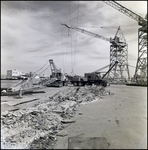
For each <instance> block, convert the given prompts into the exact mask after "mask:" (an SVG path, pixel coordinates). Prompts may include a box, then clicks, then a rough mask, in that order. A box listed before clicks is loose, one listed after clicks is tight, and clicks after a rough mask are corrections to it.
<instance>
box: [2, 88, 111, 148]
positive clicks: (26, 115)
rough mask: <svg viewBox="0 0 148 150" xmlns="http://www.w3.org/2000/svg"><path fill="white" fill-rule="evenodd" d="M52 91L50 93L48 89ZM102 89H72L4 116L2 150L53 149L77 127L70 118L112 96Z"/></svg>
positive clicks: (6, 112) (6, 113) (3, 114)
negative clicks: (68, 125) (80, 108)
mask: <svg viewBox="0 0 148 150" xmlns="http://www.w3.org/2000/svg"><path fill="white" fill-rule="evenodd" d="M49 90H50V89H49ZM109 93H110V92H108V91H107V90H106V89H105V88H103V87H101V86H85V87H69V88H68V89H67V90H65V91H63V92H58V93H57V94H55V95H54V96H53V97H49V99H48V100H45V101H42V102H39V103H38V104H37V105H36V106H34V107H29V108H26V109H22V110H21V109H19V110H16V111H13V112H12V111H5V112H3V113H2V114H1V148H2V149H25V148H27V149H28V148H29V149H38V148H39V149H53V148H54V144H55V143H56V137H55V136H56V134H57V133H59V134H57V135H58V136H66V135H67V133H63V135H62V134H60V131H61V130H62V129H63V128H65V127H66V126H64V124H66V123H74V122H75V121H74V120H72V119H71V118H73V117H74V115H75V113H76V108H77V107H78V106H79V105H81V104H82V103H88V102H91V101H93V100H99V99H100V97H101V96H106V95H109Z"/></svg>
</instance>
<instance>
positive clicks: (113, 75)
mask: <svg viewBox="0 0 148 150" xmlns="http://www.w3.org/2000/svg"><path fill="white" fill-rule="evenodd" d="M61 25H64V26H66V27H67V28H68V29H73V30H76V31H79V32H81V33H85V34H87V35H90V36H93V37H96V38H100V39H102V40H105V41H108V42H110V43H111V45H110V67H111V64H114V63H115V62H116V61H118V64H117V65H116V67H114V69H112V70H111V71H110V72H109V74H108V79H109V80H110V82H113V83H114V82H116V83H121V82H122V83H125V82H126V77H125V75H123V73H127V76H128V79H129V78H130V77H129V70H128V66H127V64H128V63H127V60H128V59H127V43H126V40H125V38H124V36H123V33H122V31H121V28H120V26H119V27H118V29H117V32H116V34H115V37H114V38H113V39H112V38H106V37H104V36H102V35H99V34H95V33H93V32H90V31H87V30H84V29H80V28H78V27H74V26H69V25H67V24H63V23H61Z"/></svg>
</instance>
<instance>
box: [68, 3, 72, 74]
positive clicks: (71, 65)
mask: <svg viewBox="0 0 148 150" xmlns="http://www.w3.org/2000/svg"><path fill="white" fill-rule="evenodd" d="M69 4H70V6H69V11H70V26H71V1H70V2H69ZM69 35H70V34H69ZM70 50H71V71H72V70H73V65H72V36H70Z"/></svg>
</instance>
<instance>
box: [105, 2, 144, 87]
mask: <svg viewBox="0 0 148 150" xmlns="http://www.w3.org/2000/svg"><path fill="white" fill-rule="evenodd" d="M103 2H104V3H106V4H108V5H110V6H111V7H113V8H115V9H117V10H118V11H120V12H122V13H123V14H125V15H127V16H129V17H130V18H132V19H134V20H135V21H137V22H138V25H139V26H141V27H140V28H139V29H138V59H137V64H136V69H135V75H134V79H135V81H136V82H137V83H138V84H141V85H147V14H146V16H145V18H143V17H141V16H140V15H138V14H136V13H135V12H133V11H131V10H129V9H128V8H126V7H124V6H122V5H121V4H119V3H117V2H115V1H103Z"/></svg>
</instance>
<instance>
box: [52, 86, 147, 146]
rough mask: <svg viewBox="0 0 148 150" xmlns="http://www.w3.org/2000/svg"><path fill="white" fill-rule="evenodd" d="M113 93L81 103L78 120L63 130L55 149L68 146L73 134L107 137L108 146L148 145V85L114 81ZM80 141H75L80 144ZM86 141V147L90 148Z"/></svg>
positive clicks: (110, 88) (77, 114)
mask: <svg viewBox="0 0 148 150" xmlns="http://www.w3.org/2000/svg"><path fill="white" fill-rule="evenodd" d="M108 89H109V90H110V91H111V92H113V93H114V95H110V96H106V97H105V98H103V99H102V100H99V101H94V102H91V103H89V104H85V105H81V106H80V107H79V108H78V111H77V113H76V115H75V117H74V120H75V121H76V122H75V123H72V124H70V125H68V127H66V128H65V129H64V130H62V133H63V135H64V134H65V136H63V137H60V136H59V137H58V140H57V144H56V147H55V149H67V148H68V138H70V137H75V136H77V137H104V138H105V139H106V140H107V142H108V143H109V147H108V148H109V149H145V148H147V88H146V87H136V86H125V85H111V86H110V87H108ZM77 144H78V143H74V145H75V147H74V146H73V148H79V145H77ZM87 144H88V143H85V145H84V148H86V149H87V148H88V147H89V145H87Z"/></svg>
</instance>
